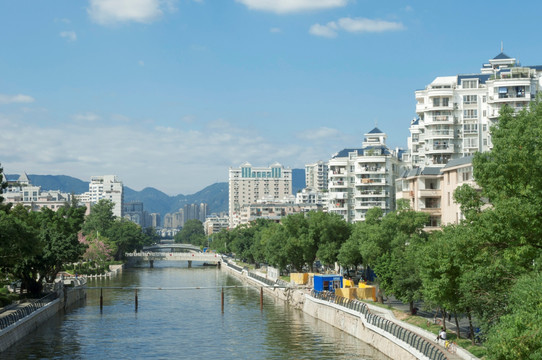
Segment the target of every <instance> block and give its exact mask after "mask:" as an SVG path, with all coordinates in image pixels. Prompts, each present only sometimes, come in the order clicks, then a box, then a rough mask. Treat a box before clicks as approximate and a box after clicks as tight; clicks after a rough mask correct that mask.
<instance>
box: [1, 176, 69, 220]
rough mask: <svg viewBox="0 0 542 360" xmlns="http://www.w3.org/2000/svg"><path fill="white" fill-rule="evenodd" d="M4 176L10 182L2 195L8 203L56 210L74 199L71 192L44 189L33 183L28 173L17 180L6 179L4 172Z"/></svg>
mask: <svg viewBox="0 0 542 360" xmlns="http://www.w3.org/2000/svg"><path fill="white" fill-rule="evenodd" d="M2 177H3V179H2V180H3V181H4V182H6V183H7V184H8V187H7V188H6V190H5V193H4V194H3V195H2V196H3V197H4V198H5V201H6V202H7V203H12V204H22V205H24V206H26V207H28V208H29V209H31V210H32V211H39V210H41V209H42V208H49V209H51V210H55V211H56V210H57V209H58V208H60V207H62V206H64V205H66V204H67V203H68V204H69V203H71V201H72V195H71V194H67V193H62V192H60V191H58V190H47V191H42V190H41V187H40V186H34V185H32V184H31V183H30V180H29V179H28V175H26V173H23V174H22V175H21V176H19V179H17V180H15V181H8V180H6V178H5V177H4V174H2Z"/></svg>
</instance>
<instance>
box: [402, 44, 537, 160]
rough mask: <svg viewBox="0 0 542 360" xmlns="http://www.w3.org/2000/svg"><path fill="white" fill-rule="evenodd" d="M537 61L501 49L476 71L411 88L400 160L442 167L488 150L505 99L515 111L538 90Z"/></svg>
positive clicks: (527, 101) (444, 77)
mask: <svg viewBox="0 0 542 360" xmlns="http://www.w3.org/2000/svg"><path fill="white" fill-rule="evenodd" d="M541 72H542V66H521V65H520V64H519V62H518V61H517V60H516V59H515V58H512V57H509V56H508V55H506V54H504V53H502V52H501V53H500V54H499V55H497V56H496V57H495V58H493V59H490V60H489V62H488V63H486V64H483V65H482V69H481V71H480V73H477V74H459V75H454V76H443V77H437V78H436V79H435V80H433V82H432V83H431V84H429V85H427V86H426V87H425V89H424V90H419V91H416V102H417V104H416V114H417V118H416V119H415V120H413V121H412V122H411V125H410V136H409V138H408V151H407V153H406V154H405V157H404V161H405V162H406V163H408V164H409V166H410V167H411V168H412V167H425V166H435V167H443V166H444V165H446V164H447V163H448V161H450V160H453V159H459V158H461V157H464V156H469V155H472V154H474V153H475V152H477V151H479V152H484V151H488V150H491V148H492V143H491V134H490V127H491V126H492V125H494V124H495V123H496V121H497V119H498V117H499V112H500V110H501V107H502V106H504V105H508V106H510V107H512V109H514V111H516V112H519V111H521V110H522V109H524V108H526V107H527V106H528V104H529V102H530V101H532V100H533V99H535V97H536V94H537V93H538V91H539V90H540V77H541Z"/></svg>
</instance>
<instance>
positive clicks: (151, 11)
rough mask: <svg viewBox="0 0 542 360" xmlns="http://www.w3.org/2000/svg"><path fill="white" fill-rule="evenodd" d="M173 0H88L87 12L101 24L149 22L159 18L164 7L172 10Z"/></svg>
mask: <svg viewBox="0 0 542 360" xmlns="http://www.w3.org/2000/svg"><path fill="white" fill-rule="evenodd" d="M174 3H175V2H174V1H173V0H89V5H90V6H89V7H88V8H87V13H88V14H89V16H90V18H91V19H92V21H94V22H96V23H98V24H101V25H111V24H115V23H123V22H131V21H133V22H139V23H145V24H148V23H151V22H153V21H156V20H157V19H159V18H160V17H161V16H162V15H163V13H164V9H165V10H167V11H174V10H175V7H174Z"/></svg>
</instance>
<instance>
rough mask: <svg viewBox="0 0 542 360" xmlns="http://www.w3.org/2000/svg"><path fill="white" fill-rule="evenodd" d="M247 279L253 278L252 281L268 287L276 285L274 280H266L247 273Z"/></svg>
mask: <svg viewBox="0 0 542 360" xmlns="http://www.w3.org/2000/svg"><path fill="white" fill-rule="evenodd" d="M248 277H250V278H253V279H254V280H258V281H259V282H261V283H264V284H266V285H269V286H274V285H276V281H275V280H271V279H266V278H264V277H263V276H260V275H256V274H254V273H251V272H249V273H248Z"/></svg>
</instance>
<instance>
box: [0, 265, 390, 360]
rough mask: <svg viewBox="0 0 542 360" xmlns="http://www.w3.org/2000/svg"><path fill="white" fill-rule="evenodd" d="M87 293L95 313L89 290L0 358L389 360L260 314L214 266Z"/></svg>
mask: <svg viewBox="0 0 542 360" xmlns="http://www.w3.org/2000/svg"><path fill="white" fill-rule="evenodd" d="M88 286H89V287H96V288H100V287H103V290H102V291H103V311H102V312H100V290H99V289H92V288H90V289H88V290H87V299H86V301H84V302H82V303H81V304H80V305H78V306H75V307H73V308H72V309H70V310H68V311H67V312H66V313H63V314H59V315H58V316H55V317H54V318H52V319H51V320H50V321H48V322H47V323H46V324H45V325H43V326H42V327H41V328H40V329H39V330H37V331H36V332H34V333H33V334H32V335H30V336H28V337H27V338H25V339H24V340H22V341H21V342H19V343H17V344H16V345H15V346H13V347H11V348H10V349H8V350H7V351H5V352H3V353H0V358H2V359H376V360H387V359H389V358H388V357H386V356H385V355H383V354H381V353H380V352H378V351H377V350H376V349H374V348H372V347H371V346H369V345H367V344H365V343H363V342H361V341H359V340H358V339H356V338H354V337H353V336H350V335H348V334H346V333H344V332H342V331H340V330H339V329H336V328H334V327H332V326H331V325H328V324H326V323H324V322H322V321H319V320H316V319H314V318H313V317H311V316H309V315H306V314H304V313H303V312H302V311H300V310H295V309H292V308H291V307H289V306H287V305H286V304H285V303H284V302H282V301H280V300H276V299H275V298H273V297H271V296H267V295H265V294H264V306H263V311H261V310H260V291H259V289H255V288H253V287H246V285H245V284H243V283H241V282H240V281H239V280H238V279H236V278H235V277H232V276H230V275H228V274H226V273H225V272H222V271H220V270H218V269H216V268H214V267H211V268H209V267H198V266H194V267H192V268H188V267H187V265H186V262H184V263H183V262H179V263H173V262H157V263H155V267H154V268H152V269H150V268H134V269H126V270H125V271H124V273H123V274H122V275H119V276H117V277H113V278H111V279H101V280H89V282H88ZM235 286H238V287H235ZM108 287H128V288H135V287H137V288H138V289H139V290H138V311H137V312H136V311H135V291H134V290H131V289H130V290H126V289H110V288H108ZM197 287H200V289H194V288H197ZM221 287H225V289H224V313H222V310H221ZM159 288H160V289H159ZM186 288H191V289H186Z"/></svg>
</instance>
